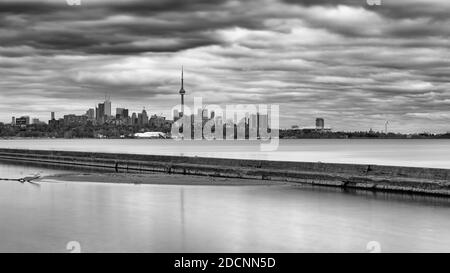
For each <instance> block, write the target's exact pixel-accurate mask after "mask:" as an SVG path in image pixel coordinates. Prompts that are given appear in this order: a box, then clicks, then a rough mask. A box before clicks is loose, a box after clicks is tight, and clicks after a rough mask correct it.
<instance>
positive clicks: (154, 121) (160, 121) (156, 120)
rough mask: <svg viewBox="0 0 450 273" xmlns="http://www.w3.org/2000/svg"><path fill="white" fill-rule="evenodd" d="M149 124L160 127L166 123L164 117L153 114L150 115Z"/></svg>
mask: <svg viewBox="0 0 450 273" xmlns="http://www.w3.org/2000/svg"><path fill="white" fill-rule="evenodd" d="M149 124H150V126H152V127H155V128H162V127H164V125H165V124H166V118H165V117H160V116H157V115H153V116H151V117H150V121H149Z"/></svg>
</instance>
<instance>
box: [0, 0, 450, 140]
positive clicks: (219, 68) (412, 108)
mask: <svg viewBox="0 0 450 273" xmlns="http://www.w3.org/2000/svg"><path fill="white" fill-rule="evenodd" d="M449 14H450V1H448V0H382V5H381V6H369V5H367V3H366V0H245V1H231V0H230V1H227V0H122V1H120V0H81V6H70V5H68V4H67V3H66V0H0V77H1V78H0V121H3V122H8V121H10V119H11V116H13V115H14V116H20V115H25V114H27V115H30V116H33V117H38V118H41V120H48V119H49V116H50V113H49V112H50V111H55V112H57V115H58V116H62V115H63V114H67V113H75V114H82V113H84V112H85V111H86V110H87V108H92V107H94V105H95V104H96V103H98V102H100V101H101V100H102V99H103V98H104V95H105V93H106V92H108V93H109V94H110V95H111V99H112V102H113V108H116V107H127V108H130V110H133V111H138V110H141V109H142V107H144V106H145V108H146V109H147V110H148V111H149V112H151V113H157V114H159V113H163V114H165V115H169V112H170V111H169V109H170V108H171V107H173V106H174V105H175V104H177V103H178V101H179V96H178V94H177V92H178V90H179V81H180V68H181V65H184V66H185V82H186V86H185V88H186V90H187V103H188V104H191V103H192V101H193V97H194V96H201V97H202V98H203V101H204V103H206V104H209V103H211V104H212V103H214V104H223V105H224V104H241V103H244V104H246V103H256V104H259V103H266V104H269V103H270V104H279V105H280V114H281V121H280V122H281V127H290V126H291V125H294V124H296V125H300V126H310V125H312V124H314V118H315V117H319V116H320V117H323V118H325V120H326V125H327V126H330V127H332V128H333V129H336V130H368V129H369V128H373V129H374V130H383V129H384V123H385V121H386V120H389V122H390V130H392V131H397V132H423V131H429V132H446V131H450V39H449V34H450V16H449Z"/></svg>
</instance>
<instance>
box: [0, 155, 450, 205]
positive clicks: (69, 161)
mask: <svg viewBox="0 0 450 273" xmlns="http://www.w3.org/2000/svg"><path fill="white" fill-rule="evenodd" d="M0 160H4V161H19V162H24V163H27V164H41V165H42V164H45V165H50V166H72V167H76V168H89V169H92V168H95V169H101V170H107V171H113V172H132V173H136V172H139V173H145V172H164V173H168V174H170V173H176V174H186V175H206V176H216V177H229V178H241V179H262V180H273V181H287V182H296V183H307V184H313V185H327V186H337V187H346V188H363V189H371V190H390V191H401V192H409V193H425V194H434V195H446V196H450V169H433V168H412V167H396V166H380V165H358V164H333V163H320V162H317V163H316V162H285V161H266V160H239V159H221V158H205V157H184V156H163V155H135V154H116V153H92V152H69V151H49V150H45V151H43V150H22V149H0Z"/></svg>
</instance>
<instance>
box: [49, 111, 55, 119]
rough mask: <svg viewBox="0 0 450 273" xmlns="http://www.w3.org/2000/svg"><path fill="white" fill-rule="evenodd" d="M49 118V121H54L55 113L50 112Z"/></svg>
mask: <svg viewBox="0 0 450 273" xmlns="http://www.w3.org/2000/svg"><path fill="white" fill-rule="evenodd" d="M50 116H51V118H50V120H55V112H51V114H50Z"/></svg>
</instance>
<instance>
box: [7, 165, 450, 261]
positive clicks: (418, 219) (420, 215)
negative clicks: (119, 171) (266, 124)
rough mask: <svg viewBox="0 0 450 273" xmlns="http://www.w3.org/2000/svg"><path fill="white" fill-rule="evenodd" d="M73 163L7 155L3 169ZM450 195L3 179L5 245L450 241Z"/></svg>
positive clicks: (229, 246)
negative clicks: (40, 162)
mask: <svg viewBox="0 0 450 273" xmlns="http://www.w3.org/2000/svg"><path fill="white" fill-rule="evenodd" d="M36 171H41V172H42V173H44V174H52V172H56V173H59V172H64V170H51V169H42V168H35V167H24V166H12V165H4V164H0V174H1V176H4V175H13V174H18V173H21V174H28V173H29V172H36ZM449 207H450V203H449V199H447V198H439V197H427V196H417V195H405V194H391V193H372V192H367V191H359V190H358V191H347V192H345V191H342V190H340V189H337V188H329V187H326V188H324V187H312V186H303V185H295V186H286V185H284V186H186V185H184V186H183V185H132V184H107V183H77V182H57V183H47V182H41V187H40V188H34V187H32V186H31V185H26V184H19V183H16V182H8V181H4V182H1V183H0V222H1V223H2V225H0V251H1V252H7V251H12V252H28V251H31V252H47V251H50V252H66V251H67V250H66V245H67V243H68V242H70V241H78V242H80V243H81V247H82V250H83V251H87V252H99V251H102V252H306V251H313V252H341V251H350V252H366V251H367V250H366V245H367V243H368V242H370V241H378V242H380V244H381V246H382V250H383V251H385V252H389V251H406V252H413V251H425V252H426V251H438V252H439V251H441V252H448V251H450V232H449V230H448V227H449V226H450V219H449V217H448V211H449V210H448V209H449Z"/></svg>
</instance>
